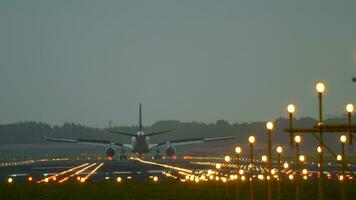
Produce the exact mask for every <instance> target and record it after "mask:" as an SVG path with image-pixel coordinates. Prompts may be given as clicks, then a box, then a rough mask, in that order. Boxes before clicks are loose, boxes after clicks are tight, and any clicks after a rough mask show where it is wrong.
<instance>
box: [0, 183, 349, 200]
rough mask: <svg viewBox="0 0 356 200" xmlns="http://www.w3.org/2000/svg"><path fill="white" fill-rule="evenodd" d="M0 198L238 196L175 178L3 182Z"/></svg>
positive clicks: (245, 190) (286, 192)
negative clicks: (139, 180)
mask: <svg viewBox="0 0 356 200" xmlns="http://www.w3.org/2000/svg"><path fill="white" fill-rule="evenodd" d="M294 188H295V186H294V185H293V183H291V182H289V181H288V182H286V183H283V184H282V185H281V191H282V193H281V196H282V199H295V197H294V195H295V194H294V191H295V190H294ZM273 189H274V191H273V195H274V197H273V199H276V185H274V187H273ZM325 193H326V194H325V199H328V200H331V199H340V198H339V184H338V183H335V182H327V183H326V184H325ZM254 194H255V199H266V198H267V197H266V185H265V184H264V183H261V182H260V183H258V184H257V185H256V187H255V192H254ZM248 197H249V184H248V183H245V184H243V185H242V187H241V199H248ZM355 197H356V182H350V183H348V184H347V199H350V200H351V199H353V200H354V199H355ZM0 199H1V200H8V199H19V200H21V199H25V200H26V199H29V200H30V199H31V200H34V199H51V200H56V199H66V200H69V199H70V200H75V199H86V200H87V199H103V200H111V199H116V200H117V199H123V200H126V199H127V200H128V199H140V200H143V199H147V200H148V199H152V200H153V199H155V200H157V199H167V200H173V199H203V200H210V199H219V200H220V199H231V200H232V199H236V184H232V183H230V184H222V183H219V184H216V183H199V184H193V183H180V182H176V181H164V182H159V183H152V182H127V183H120V184H118V183H109V182H102V183H100V182H98V183H86V184H77V183H68V184H62V185H60V184H47V185H38V184H20V183H15V184H12V185H8V184H1V185H0ZM301 199H309V200H312V199H317V184H316V183H314V182H313V183H307V182H304V183H303V186H302V198H301Z"/></svg>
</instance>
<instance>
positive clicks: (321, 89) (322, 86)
mask: <svg viewBox="0 0 356 200" xmlns="http://www.w3.org/2000/svg"><path fill="white" fill-rule="evenodd" d="M315 90H316V91H317V92H318V93H323V92H325V84H324V83H322V82H319V83H317V84H316V85H315Z"/></svg>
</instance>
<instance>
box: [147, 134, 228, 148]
mask: <svg viewBox="0 0 356 200" xmlns="http://www.w3.org/2000/svg"><path fill="white" fill-rule="evenodd" d="M234 138H235V136H229V137H217V138H207V139H204V138H202V137H198V138H186V139H179V140H171V141H168V142H161V143H158V144H152V145H151V149H155V148H159V147H162V146H169V145H174V146H182V145H188V144H198V143H204V142H213V141H220V140H229V139H234Z"/></svg>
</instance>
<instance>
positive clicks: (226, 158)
mask: <svg viewBox="0 0 356 200" xmlns="http://www.w3.org/2000/svg"><path fill="white" fill-rule="evenodd" d="M224 160H225V162H226V163H229V162H230V161H231V157H230V156H225V158H224ZM225 196H226V197H228V196H229V184H226V187H225Z"/></svg>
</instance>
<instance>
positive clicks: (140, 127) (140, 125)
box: [139, 103, 143, 132]
mask: <svg viewBox="0 0 356 200" xmlns="http://www.w3.org/2000/svg"><path fill="white" fill-rule="evenodd" d="M139 131H140V132H142V131H143V130H142V110H141V103H140V121H139Z"/></svg>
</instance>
